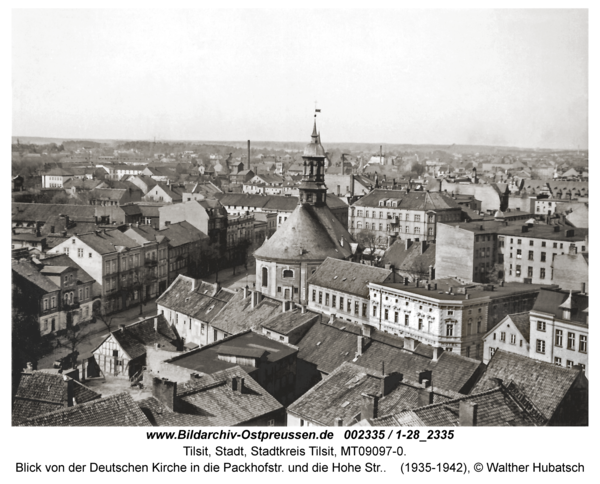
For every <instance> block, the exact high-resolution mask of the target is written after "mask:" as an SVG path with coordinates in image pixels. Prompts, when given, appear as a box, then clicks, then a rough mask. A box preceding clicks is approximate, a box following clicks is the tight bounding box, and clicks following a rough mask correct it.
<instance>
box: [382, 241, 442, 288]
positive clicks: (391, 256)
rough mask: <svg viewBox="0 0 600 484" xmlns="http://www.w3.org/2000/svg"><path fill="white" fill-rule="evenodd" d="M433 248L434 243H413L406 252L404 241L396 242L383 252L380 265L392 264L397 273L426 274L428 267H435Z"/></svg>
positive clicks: (434, 246)
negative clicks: (423, 248) (423, 272)
mask: <svg viewBox="0 0 600 484" xmlns="http://www.w3.org/2000/svg"><path fill="white" fill-rule="evenodd" d="M423 245H425V250H424V251H423V252H422V247H423ZM435 248H436V245H435V243H431V242H426V241H424V240H423V241H420V242H413V243H412V244H411V245H410V247H409V248H408V250H406V241H405V240H397V241H396V242H394V243H393V244H392V246H391V247H390V248H389V249H388V250H386V251H385V254H384V255H383V258H382V259H381V263H382V264H387V263H389V264H392V265H393V266H394V268H395V269H396V270H398V271H405V272H413V271H414V272H422V271H425V272H427V271H428V270H429V266H434V267H435ZM373 282H375V281H373Z"/></svg>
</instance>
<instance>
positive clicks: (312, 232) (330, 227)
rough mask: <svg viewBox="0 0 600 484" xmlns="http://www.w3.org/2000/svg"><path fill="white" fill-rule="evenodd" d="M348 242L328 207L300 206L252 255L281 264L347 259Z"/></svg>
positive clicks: (345, 231)
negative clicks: (291, 261)
mask: <svg viewBox="0 0 600 484" xmlns="http://www.w3.org/2000/svg"><path fill="white" fill-rule="evenodd" d="M350 242H353V239H352V236H351V235H350V234H349V233H348V231H347V230H346V229H345V228H344V226H343V225H342V224H341V223H340V221H339V220H338V219H337V218H336V217H335V216H334V215H333V214H332V213H331V210H329V207H327V206H323V207H315V206H313V205H310V204H301V205H298V206H297V207H296V209H295V210H294V211H293V212H292V214H291V215H290V216H289V218H288V219H287V221H286V222H285V223H284V224H283V225H282V226H281V227H280V228H279V229H278V230H277V232H275V233H274V234H273V236H272V237H271V238H270V239H268V240H267V241H266V242H265V243H264V244H263V245H262V247H260V248H259V249H258V250H257V251H256V252H255V253H254V256H255V257H256V258H257V259H260V260H285V261H289V260H294V261H309V260H311V261H312V260H325V259H326V258H327V257H333V258H335V259H347V258H349V257H350V256H351V255H352V248H351V247H350Z"/></svg>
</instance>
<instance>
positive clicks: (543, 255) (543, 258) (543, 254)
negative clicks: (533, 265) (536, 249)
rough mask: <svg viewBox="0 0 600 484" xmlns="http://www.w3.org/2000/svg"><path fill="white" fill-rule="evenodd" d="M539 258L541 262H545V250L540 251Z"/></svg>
mask: <svg viewBox="0 0 600 484" xmlns="http://www.w3.org/2000/svg"><path fill="white" fill-rule="evenodd" d="M540 260H541V261H542V262H546V253H545V252H542V253H541V255H540Z"/></svg>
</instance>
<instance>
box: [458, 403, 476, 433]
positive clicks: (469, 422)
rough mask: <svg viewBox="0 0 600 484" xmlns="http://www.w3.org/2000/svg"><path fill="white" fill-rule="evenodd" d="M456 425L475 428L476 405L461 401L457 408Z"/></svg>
mask: <svg viewBox="0 0 600 484" xmlns="http://www.w3.org/2000/svg"><path fill="white" fill-rule="evenodd" d="M458 425H460V426H461V427H477V404H476V403H472V402H467V401H465V400H461V401H460V403H459V407H458Z"/></svg>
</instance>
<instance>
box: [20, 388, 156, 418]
mask: <svg viewBox="0 0 600 484" xmlns="http://www.w3.org/2000/svg"><path fill="white" fill-rule="evenodd" d="M149 425H150V421H149V420H148V418H147V417H146V416H145V415H144V413H143V412H142V411H141V409H140V407H139V406H138V405H137V404H136V403H135V402H134V401H133V398H132V397H131V395H130V394H129V393H127V392H123V393H118V394H116V395H111V396H109V397H105V398H99V399H97V400H93V401H91V402H87V403H83V404H81V405H75V406H74V407H67V408H63V409H61V410H57V411H55V412H51V413H47V414H45V415H39V416H37V417H33V418H30V419H27V420H24V421H22V422H21V423H20V424H19V426H24V427H146V426H149Z"/></svg>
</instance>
